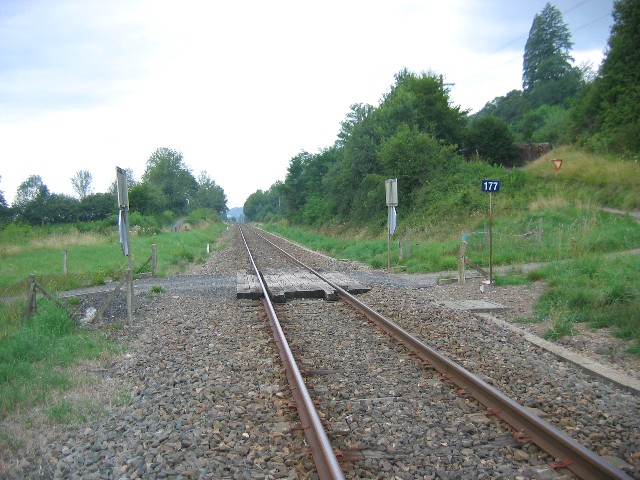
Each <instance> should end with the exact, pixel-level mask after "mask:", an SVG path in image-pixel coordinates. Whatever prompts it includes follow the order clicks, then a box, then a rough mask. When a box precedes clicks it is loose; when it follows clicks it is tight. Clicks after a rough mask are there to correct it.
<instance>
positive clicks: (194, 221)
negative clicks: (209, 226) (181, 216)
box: [185, 208, 221, 226]
mask: <svg viewBox="0 0 640 480" xmlns="http://www.w3.org/2000/svg"><path fill="white" fill-rule="evenodd" d="M185 221H186V222H187V223H188V224H189V225H193V226H195V225H201V224H203V223H206V222H220V221H221V220H220V215H219V214H218V212H217V211H216V210H215V209H213V208H198V209H197V210H194V211H192V212H190V213H189V215H187V217H186V218H185Z"/></svg>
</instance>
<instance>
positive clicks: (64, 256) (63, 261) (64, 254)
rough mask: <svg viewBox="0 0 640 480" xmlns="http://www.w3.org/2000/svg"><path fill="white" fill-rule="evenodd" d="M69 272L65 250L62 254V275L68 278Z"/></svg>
mask: <svg viewBox="0 0 640 480" xmlns="http://www.w3.org/2000/svg"><path fill="white" fill-rule="evenodd" d="M67 272H68V270H67V251H66V250H64V251H63V254H62V273H63V274H64V276H65V277H66V276H67Z"/></svg>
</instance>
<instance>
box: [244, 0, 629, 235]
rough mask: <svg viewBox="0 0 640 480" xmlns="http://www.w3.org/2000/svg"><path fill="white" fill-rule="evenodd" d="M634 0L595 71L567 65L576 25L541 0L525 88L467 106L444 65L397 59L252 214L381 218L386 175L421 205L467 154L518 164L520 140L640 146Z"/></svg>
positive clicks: (257, 201)
mask: <svg viewBox="0 0 640 480" xmlns="http://www.w3.org/2000/svg"><path fill="white" fill-rule="evenodd" d="M639 9H640V2H638V1H637V0H617V1H616V2H615V6H614V12H613V14H614V20H615V24H614V26H613V28H612V32H611V38H610V40H609V50H608V52H607V54H606V59H605V60H604V62H603V64H602V66H601V68H600V70H599V71H598V72H597V74H594V73H593V72H592V71H591V70H590V68H588V67H582V68H578V67H575V66H573V65H572V61H573V58H572V57H571V47H572V42H571V35H570V32H569V29H568V27H567V25H566V24H565V23H564V21H563V19H562V14H561V13H560V11H559V10H558V9H557V8H556V7H555V6H553V5H552V4H550V3H548V4H546V5H545V7H544V9H543V10H542V11H541V12H540V13H539V14H537V15H536V16H535V18H534V20H533V23H532V26H531V30H530V31H529V37H528V40H527V43H526V46H525V52H524V55H523V74H522V86H523V89H522V90H513V91H511V92H508V93H507V94H506V95H505V96H503V97H498V98H495V99H494V100H492V101H491V102H489V103H487V104H486V106H485V107H484V108H483V109H482V110H481V111H480V112H478V113H477V114H475V115H472V116H468V115H467V112H465V111H462V110H461V109H460V108H459V107H457V106H454V105H452V104H451V101H450V98H449V92H448V90H447V87H446V85H445V84H443V82H442V79H441V77H440V76H439V75H436V74H435V73H432V72H428V73H421V74H415V73H412V72H409V71H407V70H406V69H405V70H402V71H400V72H399V73H398V74H397V75H396V76H395V83H394V84H393V85H392V86H391V88H390V90H389V92H388V93H386V94H385V95H384V96H383V99H382V101H381V102H380V104H379V105H378V106H372V105H363V104H355V105H352V106H351V110H350V112H349V113H348V114H347V115H346V117H345V120H344V121H343V122H342V124H341V129H340V131H339V133H338V135H337V140H336V142H335V144H334V145H333V146H331V147H328V148H326V149H324V150H322V151H320V152H318V153H316V154H310V153H308V152H306V151H302V152H300V153H299V154H298V155H296V156H295V157H293V158H292V159H291V160H290V162H289V168H288V170H287V175H286V178H285V180H284V182H278V183H276V184H274V185H273V186H272V187H271V188H270V189H269V190H267V191H262V190H259V191H258V192H256V193H254V194H252V195H251V196H250V197H249V198H248V199H247V202H246V203H245V206H244V212H245V215H246V218H247V219H248V220H253V221H268V220H273V219H274V218H286V219H288V220H289V221H291V222H295V223H306V224H323V223H326V222H346V221H350V222H362V223H368V224H370V225H372V224H378V223H379V224H383V223H384V222H385V219H386V211H385V208H384V205H385V193H384V180H385V179H386V178H397V179H398V185H399V190H400V192H401V196H402V199H403V203H404V205H409V206H412V205H413V206H416V205H419V204H420V203H421V202H424V200H425V199H426V198H429V193H428V190H429V188H431V187H432V186H433V185H435V184H436V183H437V182H438V181H439V179H442V178H443V176H445V175H450V174H452V172H455V171H458V167H459V165H460V162H465V161H466V162H468V161H473V160H481V161H486V162H488V163H490V164H498V165H504V166H511V165H513V164H514V163H515V162H516V161H517V160H518V159H517V150H516V148H515V143H516V142H519V143H528V142H549V143H552V144H557V143H559V142H570V141H576V142H579V143H580V144H582V145H586V146H591V147H592V148H594V149H598V148H599V149H601V150H607V151H617V152H632V153H634V154H636V155H637V152H638V146H639V144H640V140H639V139H640V135H638V133H640V132H639V131H638V126H639V125H640V121H639V119H638V112H639V108H638V105H639V104H640V103H639V102H638V101H639V100H640V83H639V82H638V78H640V75H639V71H638V69H640V61H638V60H640V58H638V57H639V56H640V53H639V52H640V44H639V42H640V34H638V25H639V22H638V20H639V13H638V10H639ZM460 201H464V199H460ZM409 208H411V207H409Z"/></svg>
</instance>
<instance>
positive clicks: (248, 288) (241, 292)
mask: <svg viewBox="0 0 640 480" xmlns="http://www.w3.org/2000/svg"><path fill="white" fill-rule="evenodd" d="M260 297H262V289H261V288H260V284H259V283H258V279H257V278H256V276H255V275H250V274H248V273H246V272H236V298H244V299H249V300H257V299H259V298H260Z"/></svg>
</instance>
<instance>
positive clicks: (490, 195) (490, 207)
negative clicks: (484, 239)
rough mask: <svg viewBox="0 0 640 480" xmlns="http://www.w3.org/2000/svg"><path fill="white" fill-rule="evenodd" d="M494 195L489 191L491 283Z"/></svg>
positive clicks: (491, 273)
mask: <svg viewBox="0 0 640 480" xmlns="http://www.w3.org/2000/svg"><path fill="white" fill-rule="evenodd" d="M492 197H493V195H492V194H491V192H489V285H493V212H492V203H493V202H492V200H493V199H492Z"/></svg>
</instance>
